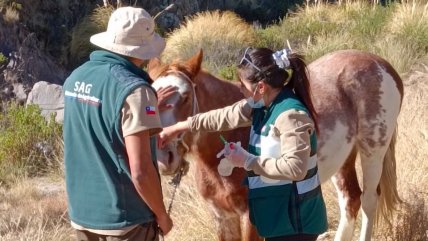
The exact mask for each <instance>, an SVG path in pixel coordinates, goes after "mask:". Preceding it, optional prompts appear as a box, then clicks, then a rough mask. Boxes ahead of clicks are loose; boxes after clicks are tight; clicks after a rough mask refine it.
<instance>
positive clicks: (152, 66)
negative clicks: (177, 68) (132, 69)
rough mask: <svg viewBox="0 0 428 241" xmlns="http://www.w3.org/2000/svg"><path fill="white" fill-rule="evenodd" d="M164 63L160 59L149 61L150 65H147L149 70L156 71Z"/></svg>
mask: <svg viewBox="0 0 428 241" xmlns="http://www.w3.org/2000/svg"><path fill="white" fill-rule="evenodd" d="M161 65H162V62H161V61H160V59H159V58H153V59H150V60H149V63H148V64H147V69H148V70H153V69H156V68H157V67H159V66H161Z"/></svg>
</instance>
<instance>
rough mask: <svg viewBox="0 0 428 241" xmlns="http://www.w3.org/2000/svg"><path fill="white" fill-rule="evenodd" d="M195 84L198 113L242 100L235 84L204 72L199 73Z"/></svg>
mask: <svg viewBox="0 0 428 241" xmlns="http://www.w3.org/2000/svg"><path fill="white" fill-rule="evenodd" d="M195 83H196V86H197V87H196V95H197V98H198V102H199V112H200V113H203V112H206V111H209V110H213V109H218V108H222V107H225V106H228V105H231V104H233V103H235V102H237V101H238V100H241V99H242V98H244V96H243V95H242V93H241V92H240V90H239V87H238V86H237V85H236V84H234V83H232V82H230V81H225V80H221V79H219V78H217V77H215V76H213V75H211V74H209V73H207V72H205V71H201V72H199V74H198V75H197V76H196V77H195Z"/></svg>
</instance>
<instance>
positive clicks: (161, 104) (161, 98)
mask: <svg viewBox="0 0 428 241" xmlns="http://www.w3.org/2000/svg"><path fill="white" fill-rule="evenodd" d="M177 91H178V88H177V87H176V86H172V85H169V86H167V87H161V88H159V89H158V90H157V91H156V93H157V95H158V109H159V111H164V110H167V109H170V108H172V107H173V105H172V104H168V103H167V102H166V101H167V100H168V98H169V97H171V96H173V95H174V94H175V93H177Z"/></svg>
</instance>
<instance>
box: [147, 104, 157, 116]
mask: <svg viewBox="0 0 428 241" xmlns="http://www.w3.org/2000/svg"><path fill="white" fill-rule="evenodd" d="M146 114H147V115H154V114H156V109H155V107H154V106H146Z"/></svg>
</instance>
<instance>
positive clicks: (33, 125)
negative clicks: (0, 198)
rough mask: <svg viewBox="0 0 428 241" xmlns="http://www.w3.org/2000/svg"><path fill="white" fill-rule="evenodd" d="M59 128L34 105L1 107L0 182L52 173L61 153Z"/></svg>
mask: <svg viewBox="0 0 428 241" xmlns="http://www.w3.org/2000/svg"><path fill="white" fill-rule="evenodd" d="M61 140H62V127H61V125H60V124H58V123H56V122H55V121H54V117H53V116H52V117H51V120H50V121H49V122H47V121H46V120H45V118H44V117H43V116H42V115H41V111H40V109H39V108H38V106H36V105H28V106H27V107H24V106H20V105H18V104H16V103H14V102H12V103H8V104H5V105H4V107H3V110H2V112H1V113H0V182H6V183H7V182H8V181H10V180H11V179H13V178H15V177H16V176H21V175H28V176H35V175H39V174H42V173H46V172H48V171H50V170H55V169H56V168H58V167H59V166H60V165H59V163H58V162H54V161H53V160H54V159H55V157H57V156H58V155H59V152H60V151H61V148H62V147H61V144H60V143H61Z"/></svg>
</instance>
